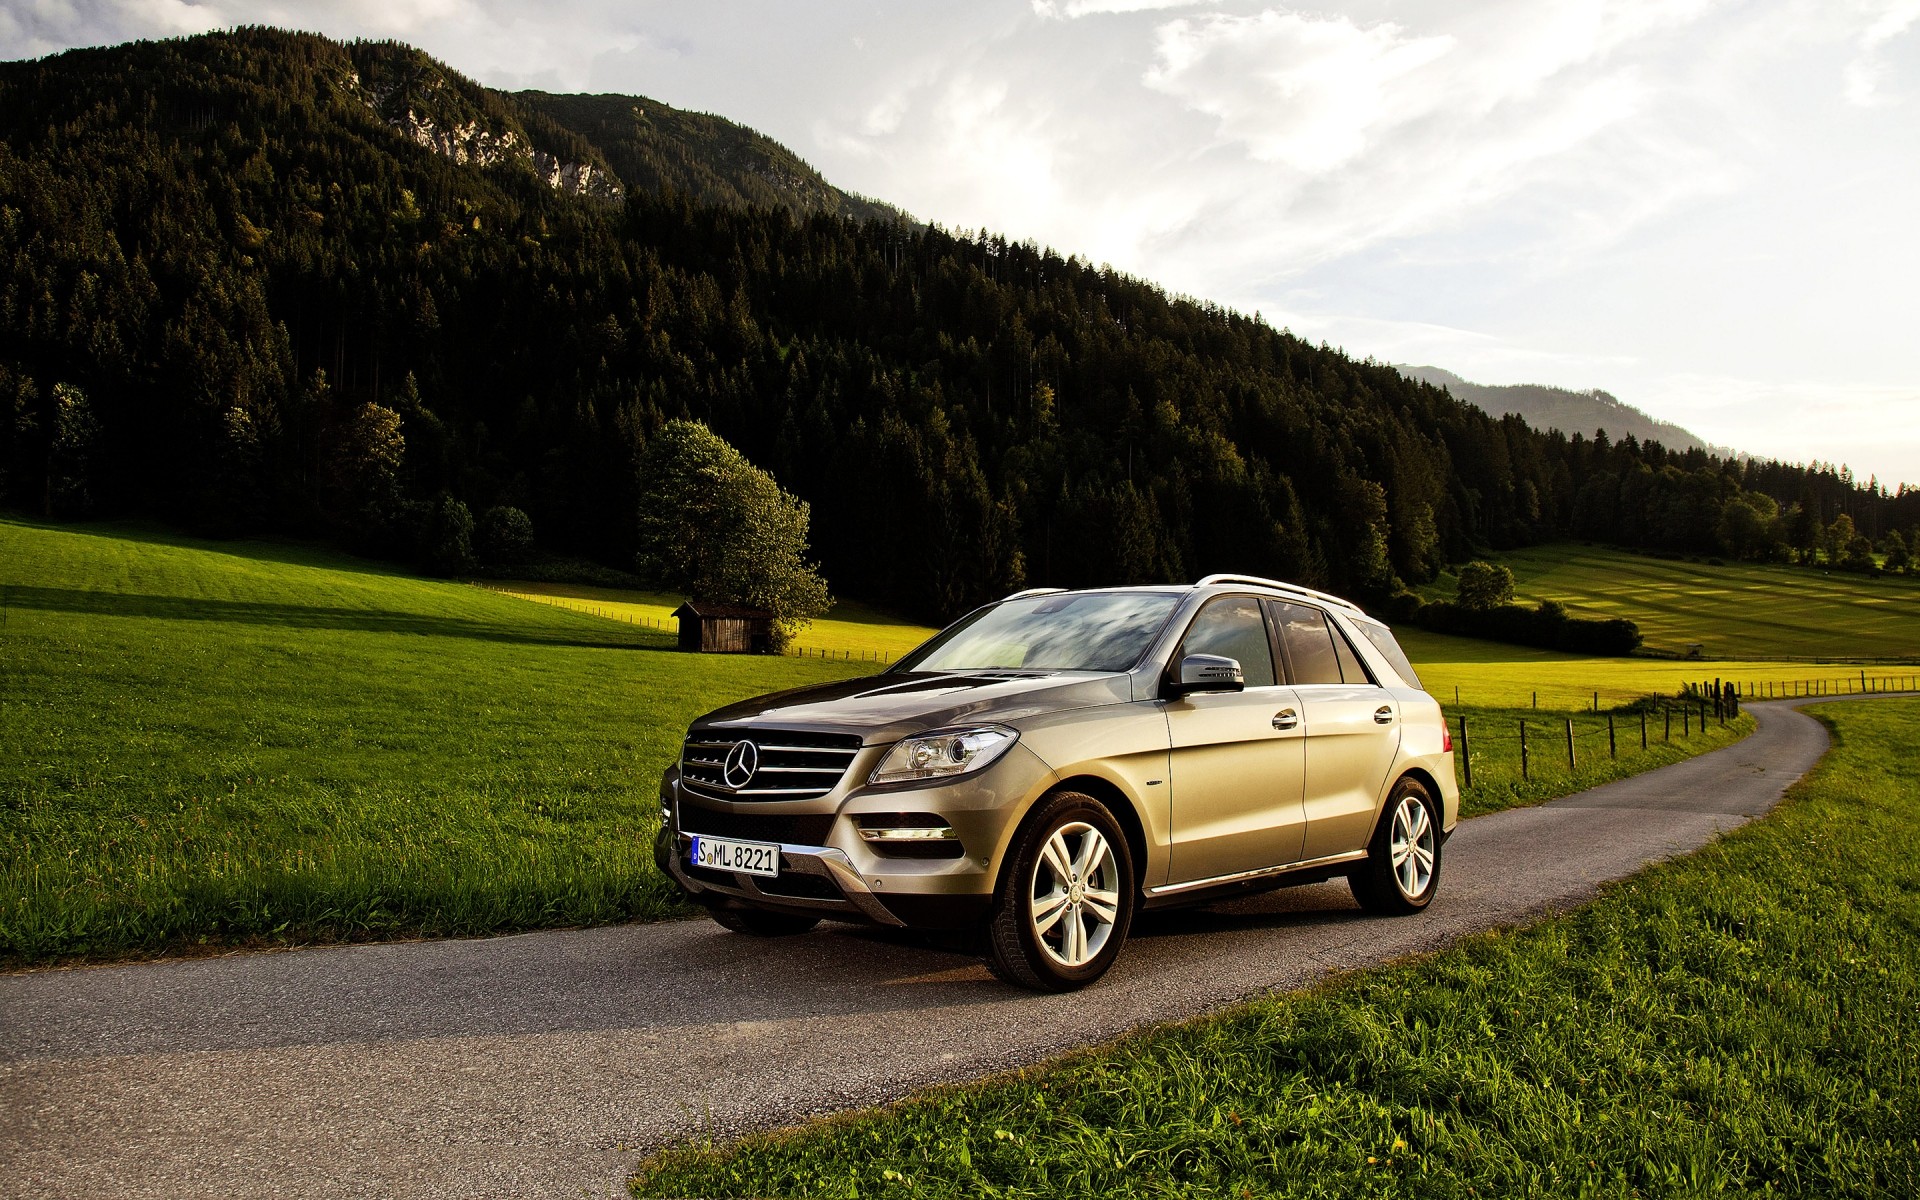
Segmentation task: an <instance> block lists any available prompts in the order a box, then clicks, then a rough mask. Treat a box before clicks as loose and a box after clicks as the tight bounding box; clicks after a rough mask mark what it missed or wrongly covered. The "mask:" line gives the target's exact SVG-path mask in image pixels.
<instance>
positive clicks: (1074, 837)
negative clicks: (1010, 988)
mask: <svg viewBox="0 0 1920 1200" xmlns="http://www.w3.org/2000/svg"><path fill="white" fill-rule="evenodd" d="M1089 884H1093V885H1095V886H1092V887H1089V886H1088V885H1089ZM1134 903H1135V896H1134V868H1133V855H1132V853H1131V852H1130V851H1129V850H1128V848H1127V838H1126V835H1125V834H1124V833H1123V832H1121V829H1120V823H1119V822H1118V821H1115V820H1114V819H1113V814H1112V813H1111V812H1109V811H1107V807H1106V805H1104V804H1102V803H1100V802H1099V801H1098V800H1095V799H1094V798H1093V797H1092V796H1088V795H1086V794H1084V793H1081V792H1056V793H1054V794H1053V795H1051V796H1049V797H1047V798H1046V799H1044V800H1042V801H1041V802H1040V804H1039V805H1038V806H1037V807H1036V808H1035V809H1034V811H1033V812H1032V813H1030V814H1029V815H1028V817H1027V819H1026V820H1025V821H1024V822H1022V823H1021V828H1020V832H1019V833H1018V834H1017V835H1015V838H1014V843H1013V847H1012V851H1011V853H1010V854H1009V855H1008V857H1007V861H1006V865H1005V867H1004V868H1002V870H1001V873H1000V886H999V888H998V889H997V890H996V892H995V894H994V901H993V911H992V914H991V915H990V916H989V917H988V918H987V930H986V940H987V956H986V957H987V966H988V967H989V968H991V969H992V971H993V973H994V974H995V975H997V976H999V977H1000V978H1001V979H1003V980H1005V981H1006V982H1008V983H1011V984H1014V985H1015V986H1018V987H1024V988H1031V989H1032V990H1034V991H1040V992H1070V991H1074V990H1075V989H1077V988H1083V987H1085V986H1087V985H1088V984H1090V983H1092V982H1093V981H1094V980H1096V979H1098V978H1100V977H1101V976H1102V975H1104V974H1106V973H1107V968H1109V967H1111V966H1112V965H1113V963H1114V960H1115V959H1117V958H1118V957H1120V947H1121V945H1122V944H1123V943H1125V941H1126V940H1127V930H1128V929H1129V928H1131V926H1132V924H1133V910H1134Z"/></svg>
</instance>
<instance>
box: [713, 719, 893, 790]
mask: <svg viewBox="0 0 1920 1200" xmlns="http://www.w3.org/2000/svg"><path fill="white" fill-rule="evenodd" d="M742 742H751V743H753V747H754V752H755V756H756V757H757V758H758V760H759V761H758V764H757V766H756V767H755V769H754V772H753V775H752V776H751V777H750V778H748V779H747V780H746V781H745V782H744V784H743V785H742V786H740V787H737V788H736V787H731V786H729V785H728V783H727V780H726V767H727V758H728V756H729V755H731V754H732V753H733V751H734V748H735V747H736V746H738V745H740V743H742ZM858 753H860V739H859V738H858V737H856V736H854V735H852V734H835V733H800V732H797V731H792V730H785V729H754V730H749V731H748V732H747V733H746V735H745V736H744V737H729V736H725V735H723V734H718V733H710V734H705V735H699V736H690V737H688V738H687V741H686V745H685V746H683V747H682V748H681V751H680V782H681V785H682V786H684V787H685V788H687V790H688V791H691V792H693V793H694V794H695V795H700V796H711V797H714V798H716V799H721V800H734V799H739V800H811V799H813V798H814V797H817V796H824V795H826V794H827V793H828V792H830V791H832V790H833V789H834V788H835V787H836V786H838V785H839V783H840V780H841V778H842V777H843V776H845V775H846V773H847V768H848V767H850V766H852V765H853V759H854V756H855V755H856V754H858Z"/></svg>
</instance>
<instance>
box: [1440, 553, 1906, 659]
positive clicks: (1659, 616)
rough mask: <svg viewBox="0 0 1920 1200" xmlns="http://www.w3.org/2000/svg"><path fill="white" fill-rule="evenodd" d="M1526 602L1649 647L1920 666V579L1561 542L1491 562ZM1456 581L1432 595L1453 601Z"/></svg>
mask: <svg viewBox="0 0 1920 1200" xmlns="http://www.w3.org/2000/svg"><path fill="white" fill-rule="evenodd" d="M1489 561H1492V562H1498V563H1503V564H1505V565H1506V566H1507V567H1509V568H1510V569H1511V570H1512V571H1513V577H1514V590H1515V594H1516V597H1517V598H1518V599H1520V600H1521V601H1523V602H1527V603H1534V602H1538V601H1540V600H1548V599H1551V600H1558V601H1560V602H1562V603H1564V604H1565V605H1566V606H1567V608H1568V610H1569V611H1570V612H1572V613H1573V614H1574V615H1575V616H1583V617H1626V618H1629V619H1630V620H1632V621H1634V622H1636V623H1637V624H1638V625H1639V626H1640V633H1641V635H1642V636H1643V637H1644V638H1645V639H1646V648H1647V649H1649V650H1655V651H1660V652H1664V653H1672V654H1682V653H1685V652H1686V648H1687V645H1688V644H1689V643H1693V642H1698V643H1700V645H1701V647H1702V652H1703V653H1704V654H1706V655H1708V656H1710V657H1712V658H1720V659H1743V658H1765V657H1769V656H1774V655H1789V656H1794V657H1827V658H1840V659H1874V658H1900V659H1907V660H1916V661H1920V579H1910V578H1881V579H1874V578H1870V577H1868V576H1864V575H1850V574H1846V573H1844V572H1838V571H1836V572H1833V573H1828V572H1826V571H1824V570H1818V569H1814V568H1810V567H1789V566H1771V565H1761V564H1758V563H1737V562H1729V563H1726V564H1724V565H1719V566H1716V565H1713V564H1710V563H1698V562H1679V561H1672V560H1668V559H1660V558H1650V557H1646V556H1643V555H1637V554H1628V553H1626V552H1624V551H1620V550H1608V549H1604V548H1600V547H1595V546H1582V545H1575V544H1571V543H1562V544H1558V545H1550V546H1534V547H1530V548H1528V549H1525V550H1514V551H1510V552H1508V553H1505V554H1500V555H1496V556H1493V557H1491V558H1490V559H1489ZM1454 588H1455V580H1454V578H1453V577H1452V576H1450V575H1443V576H1442V577H1441V578H1440V580H1439V581H1437V582H1436V583H1435V584H1434V585H1433V586H1432V587H1431V588H1430V589H1428V591H1429V594H1430V596H1432V597H1434V598H1446V599H1451V598H1452V597H1453V593H1454Z"/></svg>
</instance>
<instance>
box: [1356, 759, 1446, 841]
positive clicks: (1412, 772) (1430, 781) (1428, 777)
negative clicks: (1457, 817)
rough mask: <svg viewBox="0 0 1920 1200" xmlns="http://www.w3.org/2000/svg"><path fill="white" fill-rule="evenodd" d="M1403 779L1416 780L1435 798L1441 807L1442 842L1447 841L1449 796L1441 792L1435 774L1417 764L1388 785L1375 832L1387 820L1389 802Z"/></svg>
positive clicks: (1374, 825) (1410, 765) (1377, 816)
mask: <svg viewBox="0 0 1920 1200" xmlns="http://www.w3.org/2000/svg"><path fill="white" fill-rule="evenodd" d="M1403 779H1411V780H1414V781H1415V782H1416V783H1418V784H1419V785H1420V786H1421V787H1423V788H1425V789H1427V795H1429V796H1431V797H1433V802H1434V803H1435V804H1438V805H1440V806H1441V814H1442V821H1441V824H1440V837H1441V839H1442V840H1445V839H1446V837H1447V835H1448V830H1447V827H1446V822H1445V819H1444V817H1445V812H1446V803H1447V794H1446V793H1445V792H1443V791H1441V790H1440V781H1439V780H1438V779H1436V778H1434V775H1433V772H1432V771H1429V770H1427V769H1426V768H1425V767H1423V766H1420V765H1419V764H1417V763H1412V764H1409V765H1408V766H1407V767H1406V768H1405V769H1403V770H1402V771H1401V772H1400V773H1399V774H1398V775H1395V776H1394V777H1393V782H1392V783H1390V784H1388V785H1387V790H1386V792H1385V794H1383V795H1382V796H1381V797H1380V809H1379V811H1378V812H1376V813H1375V814H1374V818H1373V828H1374V829H1375V830H1378V829H1379V828H1380V822H1382V821H1384V820H1386V819H1387V804H1388V801H1390V800H1392V799H1393V789H1395V788H1397V787H1399V786H1400V781H1401V780H1403Z"/></svg>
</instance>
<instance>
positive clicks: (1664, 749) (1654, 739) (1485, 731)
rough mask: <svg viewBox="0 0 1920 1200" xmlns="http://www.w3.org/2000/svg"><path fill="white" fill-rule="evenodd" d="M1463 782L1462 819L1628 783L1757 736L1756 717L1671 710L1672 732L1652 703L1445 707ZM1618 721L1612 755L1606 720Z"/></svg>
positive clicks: (1461, 781) (1461, 791) (1614, 723)
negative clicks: (1581, 708)
mask: <svg viewBox="0 0 1920 1200" xmlns="http://www.w3.org/2000/svg"><path fill="white" fill-rule="evenodd" d="M1442 707H1443V708H1445V710H1446V715H1447V727H1448V728H1449V729H1451V730H1452V731H1453V738H1454V740H1453V750H1454V756H1455V763H1456V771H1457V774H1458V776H1459V783H1460V785H1461V786H1460V815H1461V816H1463V817H1475V816H1479V815H1480V814H1482V813H1490V812H1498V811H1500V810H1501V809H1503V808H1514V807H1517V806H1520V805H1526V804H1540V803H1543V802H1545V801H1548V800H1552V799H1555V798H1557V797H1560V796H1566V795H1571V794H1572V793H1574V792H1578V791H1584V790H1585V789H1587V788H1590V787H1598V786H1599V785H1601V784H1603V783H1609V782H1611V781H1613V780H1615V779H1625V778H1626V777H1627V776H1629V775H1638V774H1640V773H1641V772H1642V771H1651V770H1654V769H1655V768H1657V767H1664V766H1668V765H1670V764H1672V763H1677V762H1680V761H1682V760H1683V759H1687V758H1691V757H1693V756H1694V755H1696V754H1704V753H1706V752H1707V751H1709V750H1718V749H1719V748H1720V747H1722V746H1727V745H1731V744H1732V743H1734V742H1736V741H1739V740H1740V739H1741V738H1743V737H1745V736H1747V734H1749V733H1751V732H1753V726H1754V719H1753V717H1752V715H1751V714H1747V713H1742V714H1740V715H1739V716H1737V717H1731V718H1728V719H1727V721H1726V723H1725V724H1724V725H1722V724H1721V723H1720V722H1719V721H1717V720H1715V719H1714V718H1713V717H1712V716H1711V708H1709V716H1708V720H1707V723H1706V724H1705V725H1704V726H1702V725H1701V723H1700V721H1699V719H1698V717H1699V714H1698V710H1697V708H1695V709H1693V710H1692V711H1690V712H1689V713H1688V714H1687V715H1686V716H1685V718H1683V715H1682V712H1681V711H1680V707H1679V706H1674V711H1673V714H1672V716H1673V725H1672V730H1671V732H1669V731H1668V727H1667V725H1666V723H1665V720H1664V712H1663V710H1661V709H1660V708H1658V707H1656V706H1655V705H1654V704H1643V705H1641V706H1640V707H1639V708H1638V709H1636V710H1625V709H1623V710H1618V711H1601V712H1598V713H1591V712H1589V713H1569V712H1546V711H1542V710H1539V709H1531V708H1478V707H1475V708H1468V707H1460V706H1455V705H1443V706H1442ZM1643 713H1644V714H1645V716H1646V720H1647V726H1646V729H1647V748H1646V749H1645V750H1642V749H1641V748H1640V720H1641V716H1642V714H1643ZM1462 717H1465V718H1466V721H1467V734H1468V737H1467V748H1468V749H1469V750H1470V751H1471V753H1472V758H1473V784H1472V786H1470V787H1469V786H1467V782H1466V762H1465V760H1464V759H1463V758H1462V757H1461V750H1462V746H1461V741H1460V720H1461V718H1462ZM1609 718H1611V719H1612V721H1613V741H1612V750H1611V752H1609V748H1608V746H1609V743H1608V740H1607V721H1608V719H1609ZM1523 722H1524V723H1525V725H1526V735H1527V764H1526V770H1525V771H1524V773H1523V772H1522V770H1521V762H1520V726H1521V724H1522V723H1523ZM1569 722H1571V724H1572V726H1573V759H1574V765H1573V766H1572V767H1568V765H1567V725H1568V723H1569Z"/></svg>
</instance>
